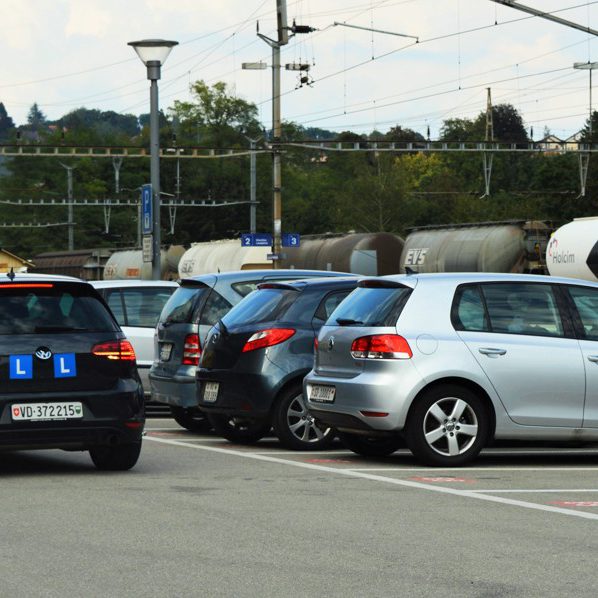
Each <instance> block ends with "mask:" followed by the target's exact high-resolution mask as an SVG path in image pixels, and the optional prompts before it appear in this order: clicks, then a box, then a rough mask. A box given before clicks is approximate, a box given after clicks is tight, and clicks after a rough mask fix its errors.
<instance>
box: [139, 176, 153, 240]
mask: <svg viewBox="0 0 598 598" xmlns="http://www.w3.org/2000/svg"><path fill="white" fill-rule="evenodd" d="M152 196H153V193H152V186H151V185H143V186H142V187H141V223H142V230H143V234H144V235H149V234H151V233H152V232H153V230H154V222H153V197H152Z"/></svg>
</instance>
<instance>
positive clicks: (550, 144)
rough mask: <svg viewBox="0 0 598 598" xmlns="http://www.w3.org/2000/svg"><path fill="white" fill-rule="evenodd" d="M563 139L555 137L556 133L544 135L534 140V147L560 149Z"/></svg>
mask: <svg viewBox="0 0 598 598" xmlns="http://www.w3.org/2000/svg"><path fill="white" fill-rule="evenodd" d="M564 143H565V142H564V141H563V140H562V139H560V138H559V137H557V136H556V135H546V137H544V138H543V139H540V141H536V147H540V148H542V149H543V150H545V151H546V150H556V151H558V150H560V149H562V148H563V145H564Z"/></svg>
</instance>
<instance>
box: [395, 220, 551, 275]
mask: <svg viewBox="0 0 598 598" xmlns="http://www.w3.org/2000/svg"><path fill="white" fill-rule="evenodd" d="M551 231H552V227H551V225H550V223H548V222H544V221H539V220H514V221H508V222H482V223H472V224H451V225H445V226H426V227H421V228H416V229H411V232H410V233H409V235H408V236H407V238H406V239H405V247H404V248H403V253H402V255H401V273H405V272H406V271H407V268H409V271H412V272H418V273H425V272H514V273H532V274H546V262H545V258H544V255H545V253H546V247H547V245H548V242H549V240H550V233H551Z"/></svg>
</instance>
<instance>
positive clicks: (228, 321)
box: [222, 289, 299, 326]
mask: <svg viewBox="0 0 598 598" xmlns="http://www.w3.org/2000/svg"><path fill="white" fill-rule="evenodd" d="M298 295H299V293H298V292H297V291H291V290H288V289H261V290H259V291H256V292H255V293H253V294H251V295H249V296H248V297H246V298H245V299H243V301H241V303H238V304H237V305H236V306H235V307H234V308H233V309H231V310H230V311H229V312H228V313H227V314H226V315H225V316H224V317H223V318H222V321H223V322H224V324H225V326H235V325H242V324H258V323H259V322H268V321H270V320H276V319H278V318H279V317H280V316H281V315H282V314H283V313H284V312H285V311H286V310H287V308H288V307H289V306H290V305H291V304H292V303H293V302H294V301H295V299H296V298H297V297H298Z"/></svg>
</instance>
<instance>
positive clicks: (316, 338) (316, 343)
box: [314, 336, 320, 351]
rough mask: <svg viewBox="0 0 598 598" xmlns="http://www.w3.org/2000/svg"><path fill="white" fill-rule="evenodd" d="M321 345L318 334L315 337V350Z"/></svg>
mask: <svg viewBox="0 0 598 598" xmlns="http://www.w3.org/2000/svg"><path fill="white" fill-rule="evenodd" d="M319 346H320V342H319V341H318V337H317V336H316V337H315V338H314V351H317V350H318V347H319Z"/></svg>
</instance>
